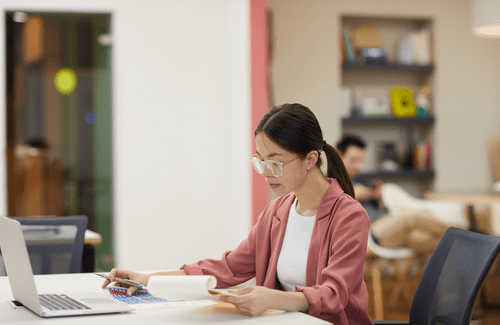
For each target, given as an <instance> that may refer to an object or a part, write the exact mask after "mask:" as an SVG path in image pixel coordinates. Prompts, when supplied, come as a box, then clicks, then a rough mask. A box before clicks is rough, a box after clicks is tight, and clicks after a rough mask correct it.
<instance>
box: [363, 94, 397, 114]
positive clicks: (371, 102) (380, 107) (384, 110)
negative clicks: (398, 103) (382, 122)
mask: <svg viewBox="0 0 500 325" xmlns="http://www.w3.org/2000/svg"><path fill="white" fill-rule="evenodd" d="M361 107H362V108H363V115H365V116H388V115H390V113H391V106H390V104H389V99H387V98H375V97H370V98H364V99H363V101H362V104H361Z"/></svg>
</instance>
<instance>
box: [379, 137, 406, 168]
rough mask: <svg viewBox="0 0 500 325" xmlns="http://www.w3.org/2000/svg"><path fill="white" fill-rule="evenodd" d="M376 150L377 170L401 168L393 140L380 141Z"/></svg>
mask: <svg viewBox="0 0 500 325" xmlns="http://www.w3.org/2000/svg"><path fill="white" fill-rule="evenodd" d="M378 150H379V170H383V171H390V172H396V171H399V170H400V169H401V165H400V163H399V159H398V155H397V153H396V144H395V143H394V142H382V143H381V144H379V148H378Z"/></svg>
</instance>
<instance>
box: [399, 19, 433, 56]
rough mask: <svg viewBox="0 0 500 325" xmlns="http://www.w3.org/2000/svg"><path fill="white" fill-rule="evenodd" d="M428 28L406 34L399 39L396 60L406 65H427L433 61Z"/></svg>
mask: <svg viewBox="0 0 500 325" xmlns="http://www.w3.org/2000/svg"><path fill="white" fill-rule="evenodd" d="M431 38H432V33H431V30H430V29H429V28H424V29H421V30H419V31H416V32H413V33H410V34H408V35H407V36H405V37H403V38H402V39H401V40H400V41H399V46H398V55H397V57H398V61H399V63H401V64H406V65H414V64H415V65H429V64H431V63H432V61H433V56H432V39H431Z"/></svg>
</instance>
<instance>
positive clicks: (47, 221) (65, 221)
mask: <svg viewBox="0 0 500 325" xmlns="http://www.w3.org/2000/svg"><path fill="white" fill-rule="evenodd" d="M13 219H16V220H18V221H19V222H20V223H21V227H22V229H23V234H24V238H25V240H26V246H27V247H28V253H29V255H30V261H31V265H32V268H33V273H34V274H55V273H79V272H81V270H82V255H83V245H84V239H85V230H86V229H87V222H88V218H87V217H86V216H71V217H48V218H47V217H43V218H13Z"/></svg>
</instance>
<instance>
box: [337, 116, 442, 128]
mask: <svg viewBox="0 0 500 325" xmlns="http://www.w3.org/2000/svg"><path fill="white" fill-rule="evenodd" d="M380 124H385V125H405V126H407V125H421V126H424V125H429V126H430V125H433V124H434V116H424V117H420V116H414V117H393V116H387V117H345V118H343V119H342V125H343V126H348V125H380Z"/></svg>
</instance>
